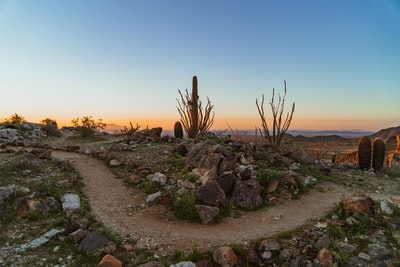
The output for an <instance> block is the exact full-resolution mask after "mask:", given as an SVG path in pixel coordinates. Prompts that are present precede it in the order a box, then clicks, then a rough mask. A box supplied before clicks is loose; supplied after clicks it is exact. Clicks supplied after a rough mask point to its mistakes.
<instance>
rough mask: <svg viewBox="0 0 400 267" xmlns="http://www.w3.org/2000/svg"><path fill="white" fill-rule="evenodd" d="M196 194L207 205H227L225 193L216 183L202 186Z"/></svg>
mask: <svg viewBox="0 0 400 267" xmlns="http://www.w3.org/2000/svg"><path fill="white" fill-rule="evenodd" d="M196 193H197V196H198V197H199V198H200V199H201V201H202V202H203V203H204V204H206V205H211V206H219V205H225V203H226V196H225V193H224V191H223V190H222V189H221V188H220V187H219V185H218V183H217V182H215V181H211V182H208V183H206V184H205V185H203V186H201V187H200V188H199V189H198V190H197V192H196Z"/></svg>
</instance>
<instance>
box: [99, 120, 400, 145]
mask: <svg viewBox="0 0 400 267" xmlns="http://www.w3.org/2000/svg"><path fill="white" fill-rule="evenodd" d="M122 128H124V127H123V126H120V125H115V124H108V125H107V128H106V131H108V132H110V133H111V132H114V133H115V132H118V133H120V130H121V129H122ZM238 131H239V132H243V133H245V132H246V134H247V135H249V136H251V135H254V129H252V130H238ZM227 133H229V131H228V132H227ZM165 134H168V135H173V134H174V131H173V130H164V131H163V135H165ZM287 134H288V137H289V138H290V139H291V140H292V141H295V142H315V141H321V140H324V141H346V140H348V139H355V138H360V137H361V136H363V135H366V136H369V137H370V138H371V140H373V139H374V138H377V137H379V138H381V139H383V140H386V139H387V138H389V137H391V136H393V135H400V126H397V127H390V128H386V129H381V130H379V131H377V132H372V131H365V130H358V129H355V130H322V131H321V130H288V132H287Z"/></svg>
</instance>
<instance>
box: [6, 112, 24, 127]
mask: <svg viewBox="0 0 400 267" xmlns="http://www.w3.org/2000/svg"><path fill="white" fill-rule="evenodd" d="M5 121H6V122H7V123H11V124H14V125H19V124H22V123H24V122H25V118H24V117H23V116H20V115H18V114H17V113H14V114H13V115H11V116H10V117H9V118H7V119H6V120H5Z"/></svg>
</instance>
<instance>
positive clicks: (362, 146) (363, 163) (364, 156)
mask: <svg viewBox="0 0 400 267" xmlns="http://www.w3.org/2000/svg"><path fill="white" fill-rule="evenodd" d="M358 167H359V169H360V170H365V169H369V168H370V167H371V140H370V139H369V137H368V136H362V137H361V138H360V139H359V140H358Z"/></svg>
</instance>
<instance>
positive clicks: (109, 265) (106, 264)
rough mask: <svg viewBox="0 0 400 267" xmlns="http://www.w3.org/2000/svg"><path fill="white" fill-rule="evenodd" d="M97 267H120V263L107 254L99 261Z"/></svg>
mask: <svg viewBox="0 0 400 267" xmlns="http://www.w3.org/2000/svg"><path fill="white" fill-rule="evenodd" d="M97 267H122V263H121V261H120V260H118V259H117V258H115V257H114V256H113V255H111V254H107V255H105V256H104V257H103V258H102V259H101V261H100V262H99V264H98V265H97Z"/></svg>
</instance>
